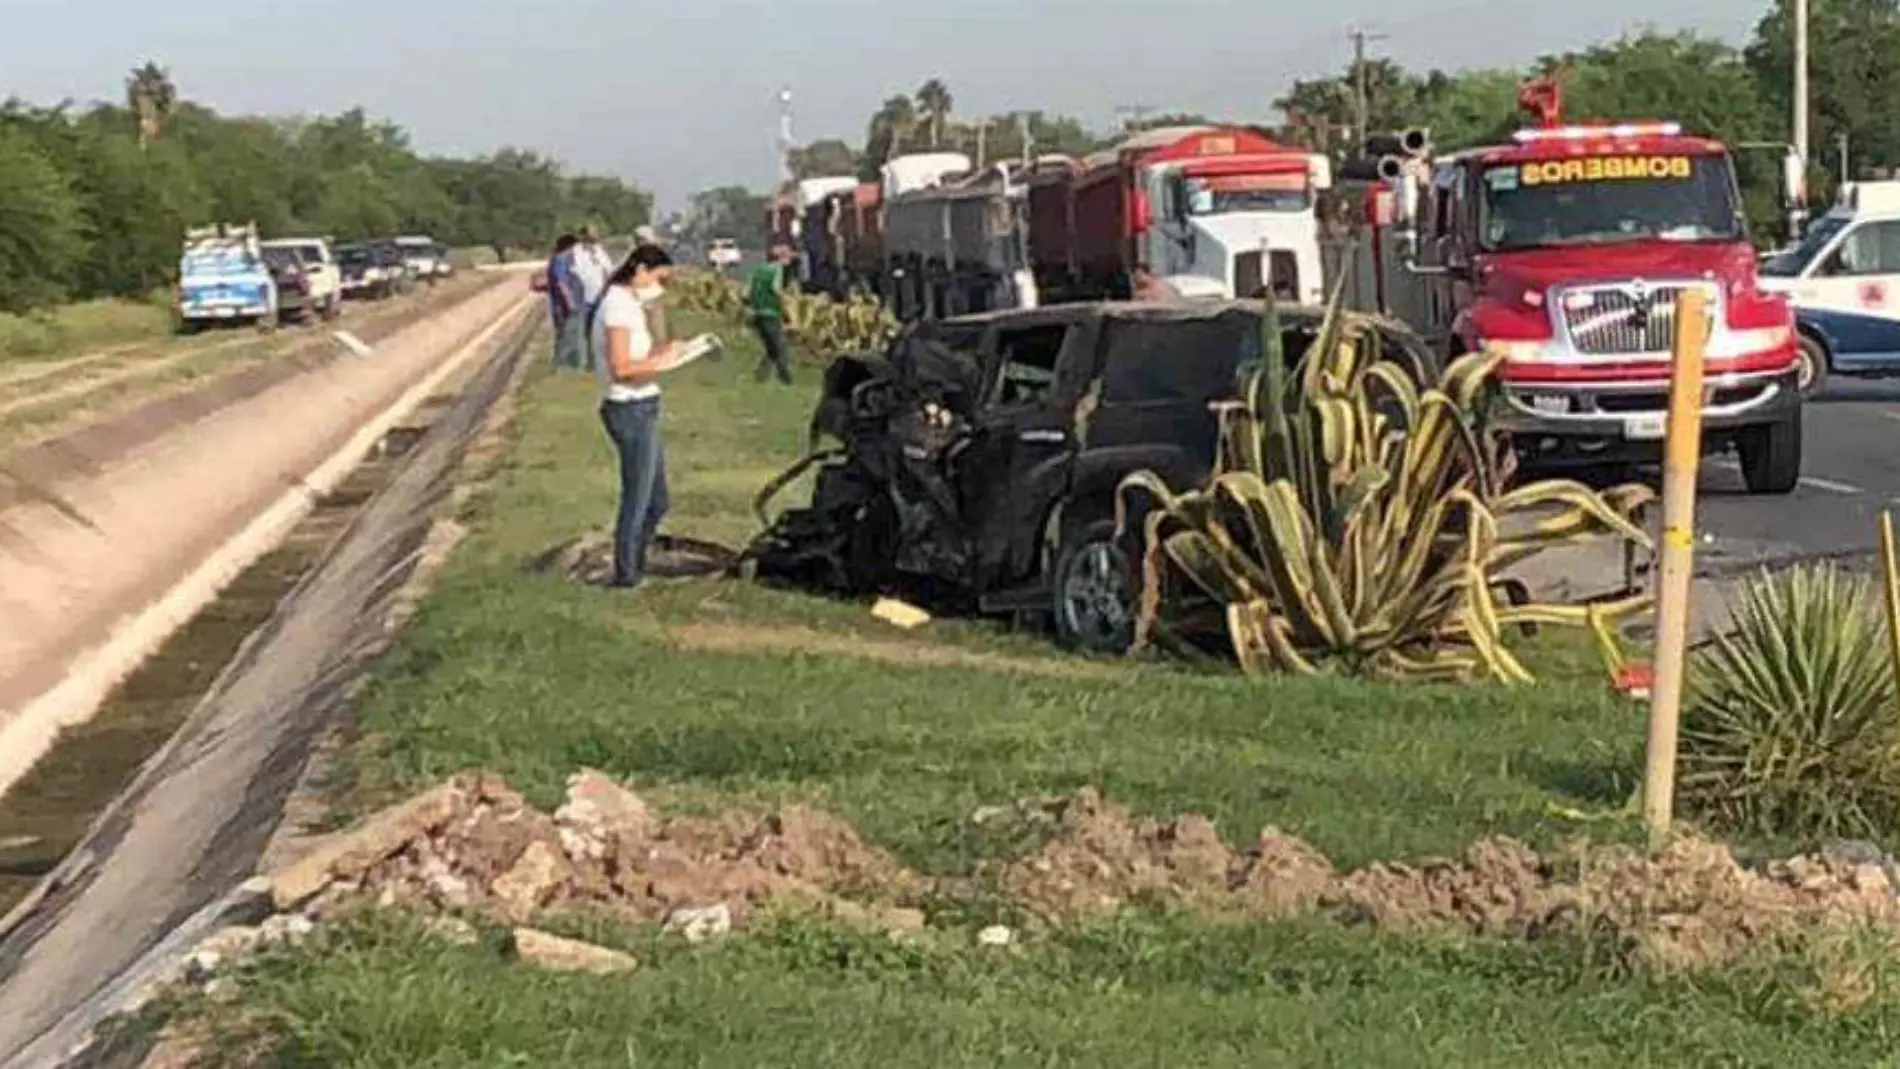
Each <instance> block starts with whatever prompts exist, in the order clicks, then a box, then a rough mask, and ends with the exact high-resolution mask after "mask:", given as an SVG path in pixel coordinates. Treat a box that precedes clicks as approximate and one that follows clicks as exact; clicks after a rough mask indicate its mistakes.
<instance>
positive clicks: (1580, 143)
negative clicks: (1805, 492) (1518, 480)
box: [1373, 80, 1801, 494]
mask: <svg viewBox="0 0 1900 1069" xmlns="http://www.w3.org/2000/svg"><path fill="white" fill-rule="evenodd" d="M1521 102H1522V104H1523V105H1524V107H1525V109H1526V110H1527V111H1531V112H1533V113H1534V114H1535V115H1536V117H1537V118H1538V119H1539V120H1540V121H1539V122H1538V124H1537V125H1536V126H1534V127H1532V128H1529V129H1525V130H1520V131H1518V133H1517V134H1516V135H1515V136H1514V137H1513V138H1512V140H1511V142H1510V143H1508V144H1503V145H1490V146H1485V147H1482V148H1475V149H1471V150H1469V151H1464V152H1459V153H1456V154H1453V155H1448V156H1442V157H1439V158H1437V159H1428V158H1426V157H1425V154H1424V153H1423V152H1420V153H1418V154H1417V155H1415V156H1414V157H1413V158H1411V159H1394V158H1393V157H1391V156H1387V157H1385V158H1383V159H1381V160H1379V161H1378V165H1377V166H1376V167H1375V170H1376V171H1377V173H1380V174H1383V175H1387V176H1393V175H1396V177H1389V179H1388V182H1387V183H1386V184H1385V185H1383V186H1382V187H1379V188H1377V189H1376V190H1375V196H1374V205H1375V206H1374V208H1373V214H1374V215H1375V219H1376V221H1378V222H1381V223H1384V224H1386V225H1384V226H1379V227H1375V229H1374V231H1373V233H1374V236H1375V239H1376V241H1375V244H1374V248H1375V250H1377V252H1378V253H1379V254H1380V255H1378V256H1377V259H1378V260H1379V261H1381V262H1382V263H1383V264H1384V265H1385V266H1384V268H1383V270H1381V271H1380V272H1379V276H1380V279H1381V282H1382V285H1381V287H1380V290H1381V293H1380V300H1379V302H1378V303H1380V304H1382V305H1384V306H1385V307H1384V309H1383V310H1388V311H1391V312H1392V313H1394V314H1396V315H1399V316H1401V317H1403V318H1405V319H1407V320H1410V321H1412V322H1413V323H1414V324H1415V325H1417V326H1418V327H1419V328H1421V329H1422V330H1423V331H1424V332H1425V334H1426V335H1427V336H1428V337H1430V338H1432V339H1434V340H1435V341H1436V342H1437V343H1438V344H1441V345H1442V346H1443V347H1444V352H1445V354H1446V355H1447V356H1448V357H1455V356H1457V355H1459V354H1461V353H1465V352H1472V351H1476V350H1477V349H1478V348H1480V347H1484V346H1488V347H1491V348H1493V349H1501V350H1503V351H1504V353H1505V354H1506V358H1505V361H1504V364H1503V366H1502V367H1501V369H1500V371H1499V380H1500V385H1501V390H1500V394H1501V397H1500V409H1499V418H1500V420H1501V421H1502V425H1503V426H1504V427H1506V428H1507V429H1508V430H1509V432H1510V433H1511V435H1512V441H1513V443H1514V445H1515V447H1516V448H1517V450H1518V452H1519V454H1520V456H1521V457H1522V458H1523V459H1524V460H1525V461H1526V462H1527V463H1540V462H1541V463H1551V464H1571V465H1602V464H1624V463H1630V462H1640V461H1644V460H1649V459H1653V458H1655V457H1656V456H1658V455H1660V449H1661V439H1662V436H1663V430H1664V423H1665V414H1666V412H1667V407H1668V389H1669V373H1670V348H1671V341H1672V338H1673V334H1674V327H1675V314H1676V302H1677V299H1678V297H1679V296H1680V295H1681V294H1682V293H1684V292H1685V291H1686V290H1688V289H1689V288H1691V287H1700V288H1702V289H1703V290H1705V291H1706V292H1707V293H1708V294H1709V295H1710V298H1711V311H1712V313H1713V316H1714V329H1713V333H1712V335H1711V338H1710V341H1709V346H1708V355H1707V364H1706V376H1707V385H1706V388H1705V390H1704V394H1703V416H1702V419H1703V427H1704V435H1705V442H1704V448H1705V449H1706V450H1710V451H1715V450H1726V449H1729V448H1733V449H1734V450H1735V452H1736V453H1737V454H1738V455H1739V459H1740V462H1741V469H1742V475H1743V479H1744V481H1745V482H1746V484H1747V486H1748V489H1749V491H1750V492H1751V493H1767V494H1783V493H1787V492H1789V491H1791V490H1793V489H1794V487H1795V484H1796V482H1797V481H1798V480H1799V478H1800V474H1801V392H1800V389H1799V386H1798V377H1799V373H1800V355H1799V345H1798V341H1797V338H1796V335H1795V330H1794V315H1793V312H1792V310H1791V309H1790V307H1789V305H1788V303H1787V302H1786V300H1784V299H1783V298H1782V297H1780V296H1778V295H1775V294H1772V293H1767V292H1764V291H1763V290H1762V289H1761V287H1760V286H1759V285H1758V282H1757V277H1756V255H1755V251H1754V249H1753V248H1752V247H1751V245H1750V244H1749V241H1748V235H1747V232H1746V229H1745V225H1744V220H1743V213H1742V202H1741V197H1740V194H1739V192H1738V191H1737V188H1736V182H1735V172H1734V165H1733V163H1732V161H1731V159H1730V156H1729V152H1728V149H1727V147H1726V146H1724V145H1723V144H1722V143H1721V142H1719V141H1713V140H1709V139H1707V138H1702V137H1695V136H1690V135H1687V134H1684V133H1683V132H1682V130H1681V128H1680V127H1679V126H1678V125H1677V124H1675V123H1673V122H1628V123H1615V124H1596V125H1578V124H1566V123H1565V122H1563V120H1562V96H1561V91H1560V89H1559V87H1558V86H1557V85H1556V84H1555V83H1554V82H1550V81H1547V80H1540V81H1538V82H1534V83H1530V84H1528V85H1526V87H1525V89H1524V92H1523V94H1522V98H1521ZM1376 140H1379V141H1380V142H1381V143H1382V144H1391V143H1393V140H1392V139H1391V138H1383V139H1376ZM1415 143H1416V142H1414V144H1415ZM1410 147H1411V146H1410V145H1408V149H1409V148H1410ZM1378 217H1383V218H1378Z"/></svg>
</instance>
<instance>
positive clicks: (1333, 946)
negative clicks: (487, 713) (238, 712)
mask: <svg viewBox="0 0 1900 1069" xmlns="http://www.w3.org/2000/svg"><path fill="white" fill-rule="evenodd" d="M590 934H593V935H595V936H596V937H599V938H603V939H606V940H609V941H612V942H616V943H619V944H620V945H621V946H622V947H623V948H625V949H627V950H629V951H631V952H633V953H634V955H635V957H636V958H637V959H638V960H639V961H640V968H639V969H638V970H637V971H636V972H634V973H632V974H629V975H623V976H617V977H612V978H593V977H571V976H555V975H550V974H547V973H543V972H540V971H538V970H535V969H532V968H528V967H524V966H520V965H515V964H512V963H509V962H506V961H504V960H501V959H500V957H499V956H498V954H499V951H498V950H496V949H491V948H492V947H497V946H499V945H500V942H501V941H500V940H498V939H490V940H488V941H487V943H486V945H483V946H472V947H458V946H452V945H448V944H446V943H444V942H442V941H440V940H436V939H432V938H430V937H429V936H427V935H425V934H423V933H422V931H421V930H420V929H419V927H418V926H417V925H415V924H414V923H413V922H410V921H408V920H407V919H405V918H402V917H400V916H393V917H387V918H383V919H380V920H378V921H376V922H373V923H368V924H363V925H360V926H357V927H353V928H349V929H345V930H343V931H342V932H339V933H336V934H335V935H334V937H332V938H329V939H328V940H327V946H325V947H324V949H323V952H320V953H298V954H296V955H294V956H291V957H284V958H279V959H276V960H274V961H269V962H266V963H264V964H262V965H261V966H260V968H259V969H258V970H257V972H256V973H255V975H254V976H253V978H252V979H251V980H250V981H249V983H248V985H247V986H248V988H249V996H248V997H247V998H246V1000H245V1002H244V1004H243V1010H244V1012H245V1013H246V1014H248V1015H250V1021H251V1024H252V1026H253V1027H255V1026H256V1025H258V1024H260V1023H263V1024H266V1025H268V1026H269V1027H270V1028H271V1030H272V1031H273V1032H274V1033H275V1034H276V1035H278V1036H280V1037H289V1038H288V1040H287V1041H285V1042H283V1043H282V1045H281V1046H280V1047H279V1050H278V1053H277V1056H276V1058H275V1059H274V1060H272V1061H271V1062H270V1063H269V1064H273V1065H279V1066H305V1065H308V1066H317V1065H322V1066H353V1067H362V1069H369V1067H378V1066H388V1067H391V1069H396V1067H404V1069H410V1067H413V1069H423V1067H442V1069H448V1067H473V1066H497V1067H499V1066H513V1065H521V1066H528V1065H534V1066H541V1065H560V1066H603V1067H605V1066H701V1067H707V1069H710V1067H725V1066H731V1067H734V1069H739V1067H745V1069H761V1067H766V1066H787V1067H791V1066H797V1067H805V1066H825V1067H826V1069H846V1067H852V1066H863V1067H866V1069H881V1067H888V1066H929V1067H932V1069H950V1067H957V1066H968V1067H971V1069H978V1067H981V1069H993V1067H1007V1066H1024V1067H1037V1069H1047V1067H1052V1066H1105V1067H1117V1069H1119V1067H1127V1066H1156V1067H1175V1066H1189V1065H1194V1066H1207V1067H1210V1069H1212V1067H1223V1066H1232V1067H1234V1069H1240V1067H1243V1066H1244V1067H1249V1069H1259V1067H1274V1066H1286V1067H1295V1066H1297V1067H1301V1069H1317V1067H1326V1066H1337V1067H1340V1069H1364V1067H1375V1066H1376V1067H1410V1066H1417V1067H1420V1069H1440V1067H1448V1066H1457V1067H1460V1069H1481V1067H1495V1069H1521V1067H1525V1066H1562V1067H1565V1069H1587V1067H1593V1066H1602V1067H1605V1069H1610V1067H1616V1069H1624V1067H1629V1066H1669V1067H1674V1066H1762V1067H1770V1066H1772V1067H1777V1069H1790V1067H1801V1066H1815V1067H1820V1066H1848V1065H1851V1066H1883V1065H1885V1066H1891V1065H1895V1064H1900V1062H1896V1059H1895V1055H1894V1054H1893V1053H1892V1051H1893V1043H1894V1040H1895V1039H1896V1024H1897V1023H1900V1022H1896V1019H1895V1018H1894V1017H1893V1015H1892V1014H1891V1013H1884V1014H1883V1013H1881V1012H1878V1011H1866V1010H1863V1011H1861V1012H1857V1013H1848V1014H1842V1015H1838V1016H1830V1017H1821V1016H1818V1015H1816V1014H1815V1013H1814V1012H1813V1011H1812V1010H1810V1009H1809V1008H1808V1004H1809V998H1810V992H1811V991H1812V990H1813V989H1812V988H1811V987H1810V986H1809V983H1808V981H1809V978H1805V977H1802V976H1800V975H1798V974H1793V973H1790V972H1788V971H1785V970H1777V969H1772V968H1762V967H1749V968H1745V969H1741V970H1737V971H1736V972H1733V973H1730V974H1727V975H1724V976H1722V977H1717V978H1704V979H1702V980H1700V981H1696V982H1689V981H1679V980H1671V981H1651V980H1643V979H1619V978H1617V977H1614V976H1608V975H1598V974H1595V973H1592V972H1589V971H1579V970H1574V969H1557V968H1553V967H1552V963H1551V961H1550V959H1549V956H1548V955H1544V954H1540V953H1537V952H1533V951H1530V950H1527V949H1525V948H1522V947H1516V946H1504V945H1488V946H1464V945H1458V944H1453V943H1400V942H1397V941H1394V940H1391V939H1385V938H1380V937H1376V936H1373V935H1371V934H1369V933H1366V932H1361V931H1348V930H1343V929H1339V928H1332V927H1326V926H1322V925H1318V924H1310V923H1285V924H1277V925H1250V926H1245V927H1217V926H1213V925H1209V924H1205V923H1201V922H1196V921H1192V920H1187V919H1184V918H1154V917H1140V918H1131V919H1128V920H1126V921H1123V922H1120V923H1116V924H1112V925H1100V926H1091V927H1086V928H1079V929H1073V930H1069V931H1065V932H1062V933H1059V934H1056V935H1053V936H1051V937H1050V938H1049V939H1048V940H1047V941H1044V942H1038V943H1031V944H1025V945H1023V946H1022V947H1021V948H1020V949H1018V950H1009V951H1000V952H999V951H996V950H993V949H990V948H977V947H974V946H972V945H970V943H969V941H968V940H951V939H943V940H938V941H932V942H926V943H920V944H911V945H901V946H898V945H892V944H891V943H889V942H888V941H886V940H884V939H882V938H879V937H867V936H862V935H854V934H849V933H844V932H839V931H835V930H830V929H827V928H824V927H819V926H814V925H811V924H797V925H793V924H779V925H774V926H768V927H765V928H763V929H762V930H759V931H756V932H754V933H752V934H750V935H748V936H747V937H745V938H743V939H737V940H733V941H730V942H728V943H725V944H723V945H717V946H709V947H703V948H693V947H687V946H685V945H683V944H682V943H680V942H678V941H676V940H670V939H660V938H655V937H654V936H652V935H651V934H647V935H641V936H626V935H621V936H619V937H618V938H616V937H615V936H614V934H613V933H611V932H601V931H596V932H593V933H590ZM1887 971H1888V972H1890V971H1891V969H1888V970H1887ZM224 1027H225V1029H226V1030H225V1031H224V1033H223V1034H222V1035H221V1039H220V1044H221V1045H223V1046H226V1047H227V1048H228V1047H230V1046H234V1045H235V1037H234V1036H233V1035H232V1034H231V1031H230V1029H231V1028H232V1027H233V1026H230V1025H226V1026H224Z"/></svg>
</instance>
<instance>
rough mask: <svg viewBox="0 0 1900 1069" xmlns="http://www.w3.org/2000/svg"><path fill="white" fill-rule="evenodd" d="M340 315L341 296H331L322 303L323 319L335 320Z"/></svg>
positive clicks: (341, 309)
mask: <svg viewBox="0 0 1900 1069" xmlns="http://www.w3.org/2000/svg"><path fill="white" fill-rule="evenodd" d="M342 314H343V297H342V295H340V294H332V295H331V296H330V299H329V300H327V301H324V302H323V318H325V319H335V318H336V317H337V316H340V315H342Z"/></svg>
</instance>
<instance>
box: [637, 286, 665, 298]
mask: <svg viewBox="0 0 1900 1069" xmlns="http://www.w3.org/2000/svg"><path fill="white" fill-rule="evenodd" d="M665 292H666V287H664V286H661V285H659V284H658V283H653V282H649V283H647V284H646V285H644V286H641V287H639V288H638V289H636V290H634V291H633V295H634V296H635V297H638V298H640V299H641V300H643V301H651V300H657V299H658V298H659V296H660V295H661V294H662V293H665Z"/></svg>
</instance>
